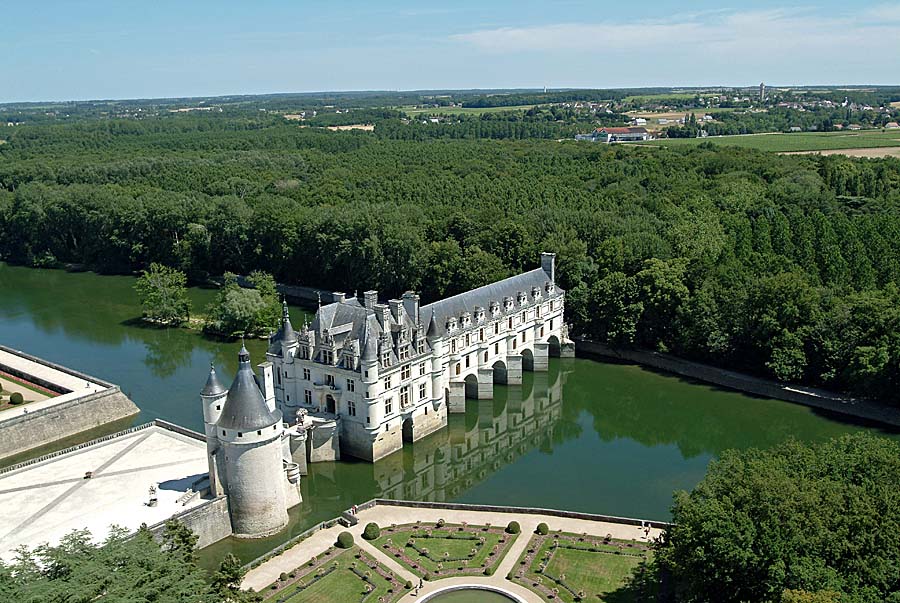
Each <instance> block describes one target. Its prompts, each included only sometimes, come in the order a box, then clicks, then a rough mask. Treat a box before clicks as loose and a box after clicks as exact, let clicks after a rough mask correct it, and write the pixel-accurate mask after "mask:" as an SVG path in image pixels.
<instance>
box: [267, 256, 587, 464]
mask: <svg viewBox="0 0 900 603" xmlns="http://www.w3.org/2000/svg"><path fill="white" fill-rule="evenodd" d="M555 261H556V257H555V255H554V254H551V253H544V254H542V255H541V267H540V268H536V269H534V270H531V271H529V272H525V273H523V274H519V275H516V276H513V277H510V278H507V279H504V280H502V281H498V282H496V283H492V284H490V285H486V286H484V287H479V288H478V289H474V290H472V291H468V292H465V293H461V294H459V295H455V296H453V297H450V298H447V299H443V300H440V301H436V302H434V303H432V304H428V305H425V306H421V307H420V305H419V296H418V295H416V294H415V293H413V292H407V293H405V294H404V295H403V297H402V299H392V300H389V301H388V303H387V304H382V303H379V301H378V293H377V292H376V291H366V292H365V293H364V294H363V299H362V301H360V300H359V299H357V298H356V297H351V298H349V299H347V298H346V296H345V295H344V294H343V293H335V294H334V295H333V297H334V299H335V301H334V303H331V304H328V305H324V306H321V307H319V309H318V311H317V312H316V316H315V319H314V320H313V322H312V324H309V325H307V324H304V326H303V328H302V329H300V330H299V331H296V330H295V329H294V327H293V325H292V324H291V320H290V316H289V315H288V312H287V306H286V305H285V307H284V314H283V317H282V323H281V327H280V329H279V330H278V332H277V333H275V334H274V335H273V336H272V337H271V338H270V340H269V348H268V352H267V354H266V358H267V362H265V363H263V364H262V365H260V367H261V368H262V371H263V379H262V382H263V390H264V391H265V392H266V396H267V399H268V398H270V397H273V398H274V402H275V405H276V406H277V408H278V409H279V410H280V411H281V412H282V413H283V415H284V418H285V421H286V423H287V424H288V425H289V437H288V438H287V439H288V440H289V441H290V444H289V448H290V451H291V454H290V456H291V458H292V459H293V460H294V462H297V463H298V465H299V470H300V471H301V473H305V471H306V463H307V462H316V461H322V460H337V459H339V458H340V456H341V455H342V454H346V455H349V456H353V457H356V458H360V459H364V460H369V461H376V460H378V459H380V458H383V457H385V456H387V455H389V454H391V453H392V452H395V451H397V450H399V449H400V448H401V447H402V446H403V443H404V442H413V441H416V440H419V439H421V438H422V437H424V436H426V435H428V434H430V433H433V432H435V431H437V430H438V429H441V428H442V427H444V426H445V425H446V424H447V413H448V412H451V413H453V412H464V411H465V399H466V398H475V399H490V398H492V397H493V384H494V383H505V384H511V385H513V384H520V383H521V382H522V371H523V370H530V371H546V370H547V364H548V357H549V356H550V355H560V356H571V355H574V346H573V344H572V342H571V341H570V340H569V339H568V332H567V327H566V325H565V323H564V320H563V312H564V305H565V292H564V291H563V290H562V289H560V288H559V287H557V286H556V275H555Z"/></svg>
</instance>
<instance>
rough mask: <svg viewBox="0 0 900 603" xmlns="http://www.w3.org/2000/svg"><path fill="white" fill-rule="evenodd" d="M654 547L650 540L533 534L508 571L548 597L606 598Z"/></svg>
mask: <svg viewBox="0 0 900 603" xmlns="http://www.w3.org/2000/svg"><path fill="white" fill-rule="evenodd" d="M650 555H652V551H651V550H650V547H649V545H648V544H647V543H642V542H635V541H628V540H616V539H613V538H611V537H609V536H607V537H605V538H601V537H596V536H588V535H586V534H581V535H579V534H569V533H562V532H555V533H551V534H547V535H546V536H544V535H540V534H536V535H534V536H532V538H531V541H530V542H529V543H528V546H527V547H526V549H525V551H524V552H523V553H522V556H521V557H520V558H519V562H518V564H517V565H516V566H515V568H514V569H513V571H512V572H511V574H510V575H509V576H507V577H508V578H509V579H511V580H512V581H514V582H517V583H519V584H522V585H523V586H525V587H527V588H529V589H531V590H533V591H535V592H536V593H538V594H539V595H541V597H542V598H543V599H545V600H547V601H564V602H567V603H568V602H573V603H574V602H577V601H587V600H591V601H597V600H600V601H603V600H606V599H605V598H604V597H605V595H608V594H610V593H611V592H613V591H615V590H616V589H618V588H619V587H622V586H624V584H625V581H626V580H627V578H628V577H629V576H630V575H631V574H632V572H633V571H634V570H635V569H636V568H638V567H639V566H640V565H641V564H642V563H643V562H645V561H646V560H648V559H649V558H650Z"/></svg>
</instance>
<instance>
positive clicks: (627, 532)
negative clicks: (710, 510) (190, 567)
mask: <svg viewBox="0 0 900 603" xmlns="http://www.w3.org/2000/svg"><path fill="white" fill-rule="evenodd" d="M358 517H359V523H358V524H357V525H355V526H353V527H352V528H345V527H343V526H340V525H336V526H334V527H331V528H328V529H326V530H321V531H319V532H316V533H315V534H313V535H312V536H310V537H309V538H308V539H306V540H304V541H303V542H301V543H300V544H298V545H296V546H294V547H293V548H291V549H289V550H287V551H286V552H284V553H282V554H281V555H278V556H277V557H275V558H273V559H270V560H269V561H266V562H265V563H263V564H262V565H260V566H258V567H256V568H254V569H252V570H250V571H249V572H247V575H246V576H245V577H244V582H243V583H242V584H241V586H242V587H243V588H245V589H247V588H252V589H254V590H255V591H257V592H260V591H262V590H264V589H265V588H266V587H267V586H269V585H270V584H272V583H273V582H275V580H277V579H278V575H279V574H281V573H282V572H284V573H290V572H291V571H292V570H294V569H296V568H298V567H300V566H301V565H303V564H305V563H306V562H307V561H309V559H310V558H311V557H312V556H313V555H319V554H321V553H322V552H324V551H325V549H327V548H328V547H330V546H332V545H333V544H334V543H335V541H336V540H337V536H338V534H340V533H341V532H343V531H344V530H347V531H349V532H350V533H351V534H353V538H354V540H355V542H356V543H357V544H359V545H360V547H361V548H362V549H363V550H365V551H366V552H368V553H369V554H371V555H372V556H373V557H375V559H377V560H378V561H379V562H380V563H382V564H384V565H385V566H387V567H388V569H390V570H391V571H393V572H395V573H396V574H397V575H399V576H402V577H403V578H404V579H406V580H412V581H413V584H418V581H419V579H418V578H417V577H415V576H413V575H412V574H411V573H410V572H409V571H408V570H406V569H404V568H403V567H401V566H400V565H399V564H398V563H397V562H396V561H394V559H393V558H391V557H388V556H387V555H384V554H383V553H382V552H381V551H380V550H378V549H376V548H375V547H373V546H372V545H371V544H369V543H368V542H366V541H364V540H363V538H362V532H363V530H364V529H365V526H366V524H367V523H369V522H371V521H374V522H375V523H377V524H378V525H379V526H380V527H382V528H384V527H388V526H390V525H391V524H397V525H400V524H405V523H412V522H414V521H422V522H424V523H435V522H437V520H438V519H443V520H444V521H446V522H447V523H462V522H466V523H469V524H473V525H484V524H486V523H490V524H491V525H493V526H503V527H505V526H506V525H507V524H508V523H509V522H510V521H513V520H515V521H518V522H519V525H520V526H521V528H522V533H521V534H519V536H518V537H517V538H516V541H515V542H514V543H513V544H512V546H511V547H510V549H509V551H508V552H507V554H506V556H505V557H504V558H503V561H501V562H500V565H499V566H498V567H497V570H496V571H495V572H494V575H492V576H465V577H455V578H444V579H441V580H437V581H433V582H425V583H424V586H423V588H422V589H421V591H419V593H418V594H416V593H415V590H413V591H412V592H410V593H407V594H406V595H405V596H404V597H403V598H402V599H401V600H400V601H401V602H402V603H407V602H412V601H417V600H421V599H422V598H423V597H424V596H425V595H427V594H430V593H433V592H435V591H437V590H440V589H443V588H446V587H448V586H454V585H463V584H481V585H485V586H491V587H494V588H500V589H504V590H507V591H509V592H512V593H514V594H517V595H519V596H520V597H521V598H522V599H524V600H525V601H528V602H529V603H531V602H534V603H541V599H540V597H539V596H538V595H536V594H535V593H533V592H531V591H530V590H528V589H527V588H524V587H523V586H520V585H518V584H514V583H512V582H510V581H509V580H507V579H506V575H507V574H508V573H509V572H510V571H511V570H512V568H513V566H514V565H515V564H516V562H517V561H518V559H519V556H520V555H521V554H522V551H523V550H525V547H526V546H528V541H529V540H530V539H531V535H532V534H533V533H534V530H535V529H536V528H537V525H538V524H539V523H541V522H544V523H546V524H547V525H548V526H549V527H550V529H551V530H562V531H564V532H573V533H575V534H582V533H587V534H592V535H595V536H606V535H607V534H611V535H612V537H613V538H620V539H624V540H631V539H635V540H642V541H646V540H647V538H646V537H645V536H644V532H643V530H642V529H641V528H640V527H639V526H631V525H626V524H620V523H609V522H604V521H590V520H586V519H569V518H564V517H554V516H549V515H537V514H524V513H502V512H496V511H456V510H449V509H424V508H413V507H399V506H393V505H376V506H375V507H373V508H371V509H366V510H365V511H360V512H359V515H358ZM660 533H661V530H660V529H658V528H652V529H651V530H650V540H653V539H655V538H656V537H658V536H659V535H660Z"/></svg>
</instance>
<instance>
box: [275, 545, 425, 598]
mask: <svg viewBox="0 0 900 603" xmlns="http://www.w3.org/2000/svg"><path fill="white" fill-rule="evenodd" d="M345 534H346V536H348V537H349V539H346V538H345V537H344V534H342V535H341V540H339V542H338V544H337V546H336V547H334V546H333V547H330V548H329V549H327V550H326V551H324V552H323V553H322V554H320V555H317V556H314V557H313V558H312V559H310V560H309V561H308V562H307V563H306V565H304V566H301V567H298V568H297V569H296V570H294V571H292V572H291V573H289V574H281V576H279V579H278V581H276V582H275V583H274V584H272V586H271V587H270V590H269V591H268V592H267V593H265V596H266V599H265V603H300V602H302V603H327V602H331V601H341V602H345V601H346V602H347V603H354V602H357V603H394V602H395V601H398V600H399V599H400V598H401V597H402V596H403V595H404V594H405V593H406V591H407V590H408V589H410V588H412V586H413V584H412V583H410V582H405V581H403V580H402V579H400V578H398V577H397V576H395V575H394V574H393V573H392V572H391V571H390V570H388V569H387V568H385V567H384V566H383V565H381V564H380V563H378V561H376V560H375V559H374V558H372V556H371V555H369V554H367V553H365V552H364V551H362V550H360V549H359V547H357V546H354V545H353V537H352V536H351V535H350V534H349V533H345ZM341 546H346V547H347V548H341Z"/></svg>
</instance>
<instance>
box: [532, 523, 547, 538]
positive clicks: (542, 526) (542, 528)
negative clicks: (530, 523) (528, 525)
mask: <svg viewBox="0 0 900 603" xmlns="http://www.w3.org/2000/svg"><path fill="white" fill-rule="evenodd" d="M535 532H537V533H538V534H540V535H541V536H546V535H547V534H549V533H550V528H549V527H547V524H545V523H544V522H543V521H542V522H541V523H539V524H538V526H537V529H536V530H535Z"/></svg>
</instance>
